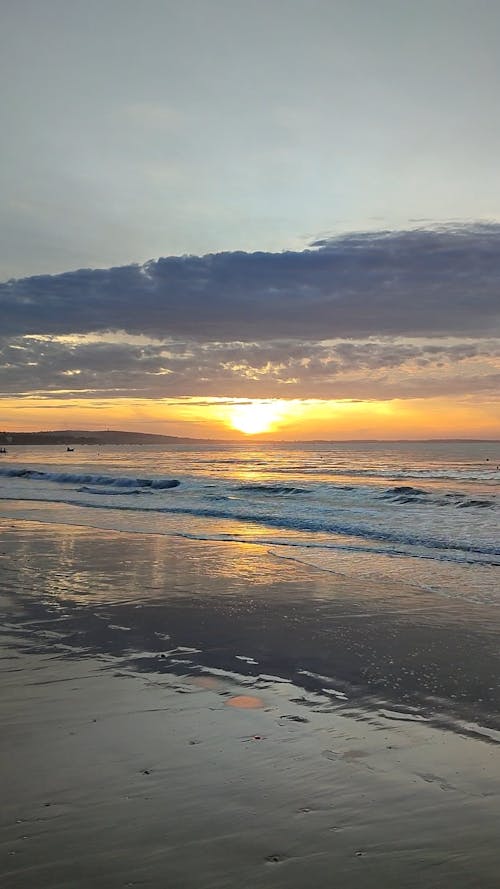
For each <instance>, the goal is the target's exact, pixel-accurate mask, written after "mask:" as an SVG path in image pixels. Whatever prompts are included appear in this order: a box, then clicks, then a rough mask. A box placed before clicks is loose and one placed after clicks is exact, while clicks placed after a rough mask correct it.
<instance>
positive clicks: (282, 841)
mask: <svg viewBox="0 0 500 889" xmlns="http://www.w3.org/2000/svg"><path fill="white" fill-rule="evenodd" d="M0 553H1V577H2V588H1V597H2V598H1V611H2V667H3V669H2V673H3V680H2V690H1V696H2V715H3V720H2V724H3V729H2V733H1V740H0V746H1V762H2V772H3V776H2V788H3V791H2V802H3V805H2V822H1V834H0V848H1V859H2V861H1V873H2V886H4V887H6V889H25V887H27V886H33V885H36V886H37V887H41V889H81V887H87V886H88V887H90V886H97V887H103V889H118V887H126V886H141V887H142V886H144V887H146V886H147V887H155V889H156V887H160V886H161V887H176V889H177V887H178V889H222V887H228V889H229V887H234V886H239V887H242V889H245V887H248V889H250V887H273V889H274V887H283V889H285V887H287V889H288V887H297V889H299V887H306V886H311V885H313V886H316V887H320V889H322V887H325V889H326V887H331V886H342V887H356V889H365V887H366V889H368V887H370V889H371V887H375V886H384V887H388V889H392V887H394V889H396V887H398V889H399V887H451V886H453V887H454V889H462V887H463V889H466V887H471V889H472V887H490V886H491V887H493V886H497V885H498V874H497V857H498V856H497V836H496V835H497V823H498V817H499V815H500V768H499V767H500V747H499V743H500V719H499V713H500V708H499V704H500V689H499V683H498V675H499V667H500V655H499V651H500V649H499V646H498V641H499V636H500V613H499V612H498V609H497V608H495V607H494V606H491V607H489V608H488V607H487V606H485V605H484V604H482V605H481V606H480V607H479V606H477V605H475V604H474V603H467V602H464V601H462V600H455V601H453V602H451V601H449V600H446V599H444V598H443V597H440V596H436V595H433V594H431V593H426V592H424V591H422V589H419V588H417V587H412V586H410V585H408V586H404V585H402V584H397V583H389V582H387V583H385V584H381V583H378V584H375V583H371V584H370V583H366V584H364V585H362V584H360V582H359V580H355V581H353V580H352V578H349V577H347V576H342V575H335V574H333V573H331V572H326V571H320V570H317V569H314V568H311V567H310V566H307V565H302V564H299V563H296V562H293V561H290V560H282V559H278V558H276V557H275V556H274V555H270V554H268V553H267V552H266V549H265V548H264V547H262V548H256V547H255V546H252V547H250V546H248V545H245V544H236V543H231V544H228V543H219V544H217V543H215V542H210V543H206V542H200V541H188V540H181V539H174V538H172V537H165V536H159V535H154V534H133V533H128V534H126V533H117V532H115V531H111V530H104V529H96V528H91V527H83V526H78V525H74V526H71V525H57V524H47V523H40V522H36V521H26V520H16V519H14V518H10V519H9V518H5V519H3V520H2V525H1V536H0Z"/></svg>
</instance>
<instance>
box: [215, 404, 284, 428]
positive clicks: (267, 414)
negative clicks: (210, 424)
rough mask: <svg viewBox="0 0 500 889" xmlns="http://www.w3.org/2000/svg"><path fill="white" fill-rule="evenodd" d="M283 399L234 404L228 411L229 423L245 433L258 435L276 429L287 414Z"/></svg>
mask: <svg viewBox="0 0 500 889" xmlns="http://www.w3.org/2000/svg"><path fill="white" fill-rule="evenodd" d="M287 412H288V411H287V406H286V403H284V402H282V401H249V402H248V403H245V404H235V405H232V406H231V407H230V409H229V411H228V418H227V421H228V425H229V426H231V428H232V429H237V430H238V431H239V432H244V433H245V435H258V434H259V432H270V431H271V430H272V429H275V428H276V427H277V426H278V425H279V423H280V421H281V420H283V419H284V417H285V415H286V414H287Z"/></svg>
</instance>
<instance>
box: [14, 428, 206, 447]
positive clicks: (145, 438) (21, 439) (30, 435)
mask: <svg viewBox="0 0 500 889" xmlns="http://www.w3.org/2000/svg"><path fill="white" fill-rule="evenodd" d="M203 441H207V439H201V438H180V437H178V436H176V435H156V434H155V433H153V432H120V431H118V430H114V429H106V430H104V431H97V432H96V431H87V430H84V429H58V430H55V431H53V432H0V445H1V446H5V445H9V444H10V445H52V444H53V445H64V444H65V445H75V444H79V445H104V444H111V445H119V444H128V445H135V444H189V443H190V442H193V443H195V442H203Z"/></svg>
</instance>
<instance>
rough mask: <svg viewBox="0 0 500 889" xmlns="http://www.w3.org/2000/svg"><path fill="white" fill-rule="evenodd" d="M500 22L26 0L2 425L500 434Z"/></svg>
mask: <svg viewBox="0 0 500 889" xmlns="http://www.w3.org/2000/svg"><path fill="white" fill-rule="evenodd" d="M499 37H500V6H499V5H498V4H495V3H493V2H489V0H478V2H476V3H474V4H473V3H471V2H468V0H467V2H465V0H421V2H419V3H414V2H413V0H412V2H410V0H256V2H253V3H251V4H249V3H248V2H242V0H184V2H182V3H177V2H173V0H143V2H142V3H137V2H135V0H134V2H132V0H99V2H97V0H85V2H81V3H80V2H74V3H68V2H67V0H45V2H44V3H40V2H39V0H36V2H34V0H5V2H4V3H3V4H2V10H1V13H0V50H1V52H0V68H1V71H0V74H1V78H2V84H3V89H2V92H3V103H2V106H1V108H0V125H1V129H2V145H1V148H0V154H1V164H0V178H1V179H2V202H1V205H0V242H1V244H2V249H1V251H0V282H3V283H0V429H2V430H3V429H5V430H26V429H68V428H79V429H101V428H115V429H130V430H138V431H144V432H161V433H165V434H172V435H186V436H194V437H215V438H237V437H244V436H246V435H248V434H253V435H256V436H257V437H264V438H279V439H313V438H324V439H328V438H331V439H336V438H338V439H349V438H406V437H407V438H432V437H437V438H439V437H471V438H473V437H477V438H500V394H499V393H500V177H499V176H498V157H499V156H500V116H499V115H498V94H499V88H500V54H499V53H498V40H499Z"/></svg>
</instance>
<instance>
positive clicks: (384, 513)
mask: <svg viewBox="0 0 500 889" xmlns="http://www.w3.org/2000/svg"><path fill="white" fill-rule="evenodd" d="M0 461H1V462H0V516H9V517H12V516H13V515H15V516H16V517H18V518H27V519H30V518H36V519H37V520H39V521H50V522H54V521H57V522H58V523H69V524H82V525H92V526H95V527H100V528H107V529H109V528H112V529H115V530H118V531H120V530H121V531H129V532H147V533H155V534H162V535H169V536H172V537H174V536H182V537H188V538H189V537H191V538H197V539H202V540H217V541H240V542H243V543H245V544H248V545H260V546H262V545H263V546H265V547H266V548H267V549H268V550H269V551H270V552H271V553H272V554H273V555H274V556H276V557H278V558H281V559H295V560H298V561H300V562H305V563H308V564H310V565H311V566H314V567H316V568H319V569H321V570H324V571H330V572H334V573H341V574H344V575H348V576H352V577H354V578H358V579H359V580H363V582H367V583H368V582H369V581H370V580H373V579H387V578H389V579H391V580H393V581H394V580H396V581H399V580H401V581H404V582H405V583H411V584H413V585H415V586H418V587H420V588H422V589H431V590H433V591H436V592H438V593H442V594H443V595H445V596H453V597H463V598H466V599H468V600H469V601H477V602H488V603H491V604H498V605H500V582H499V581H500V468H499V467H500V442H493V441H484V442H478V441H462V442H460V441H439V442H435V441H434V442H343V443H332V442H305V443H267V442H266V443H261V442H259V443H257V442H251V443H246V442H245V443H201V442H200V443H192V444H189V445H185V444H177V445H168V446H156V445H136V446H116V447H115V446H103V445H101V446H83V445H75V449H74V451H73V452H68V451H66V448H65V447H62V446H56V445H53V446H49V447H46V446H36V447H35V446H33V447H28V446H11V447H9V448H8V453H7V454H6V455H2V456H1V457H0Z"/></svg>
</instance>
